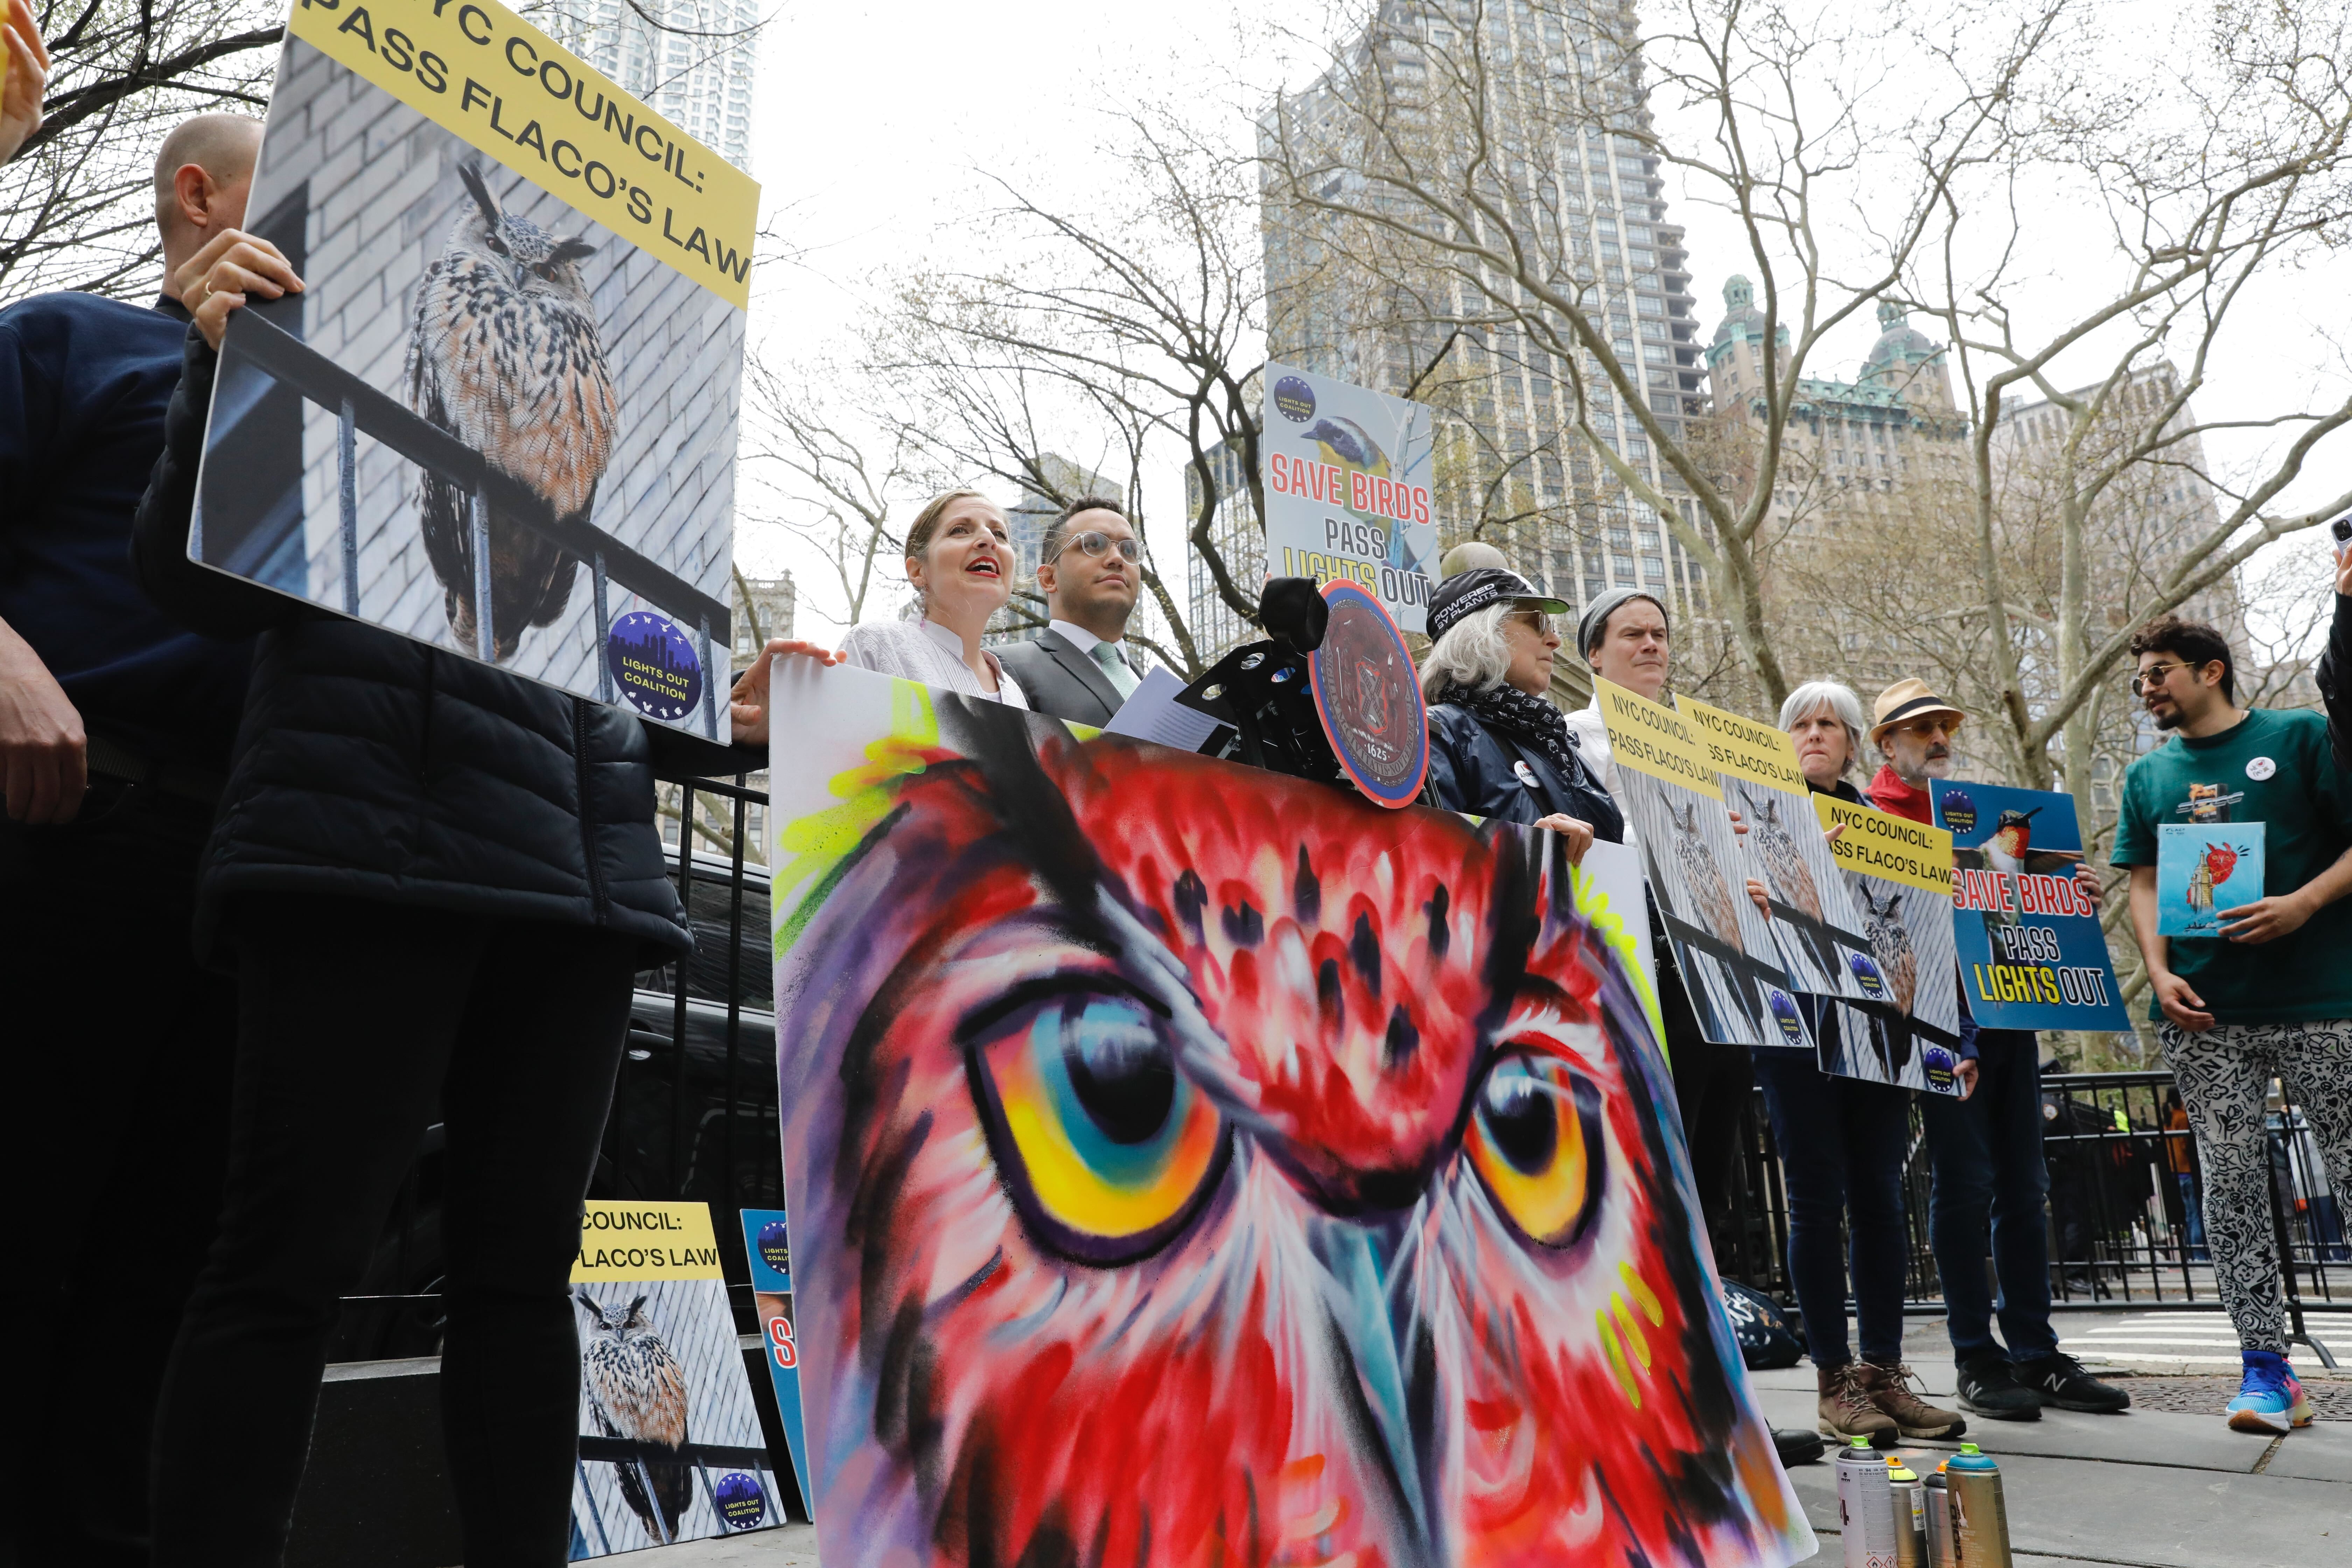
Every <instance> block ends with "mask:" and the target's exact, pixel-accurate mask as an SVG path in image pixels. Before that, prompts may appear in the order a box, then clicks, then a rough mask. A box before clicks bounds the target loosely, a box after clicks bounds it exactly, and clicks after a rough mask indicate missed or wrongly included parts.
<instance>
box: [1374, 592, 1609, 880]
mask: <svg viewBox="0 0 2352 1568" xmlns="http://www.w3.org/2000/svg"><path fill="white" fill-rule="evenodd" d="M1567 613H1568V605H1565V604H1563V603H1562V602H1561V601H1559V600H1558V599H1552V598H1547V597H1545V596H1544V595H1541V594H1538V592H1536V589H1535V585H1534V584H1531V583H1529V582H1528V580H1527V579H1526V578H1524V577H1522V576H1520V575H1519V574H1517V573H1516V572H1509V571H1506V570H1504V569H1503V568H1501V567H1496V566H1482V567H1478V568H1476V569H1475V570H1473V571H1468V572H1464V573H1461V574H1457V575H1455V576H1452V577H1448V578H1447V579H1446V580H1445V581H1444V583H1442V584H1439V585H1438V589H1437V592H1436V593H1435V594H1434V595H1432V596H1431V598H1430V603H1429V635H1430V637H1432V638H1433V641H1432V643H1431V645H1430V648H1429V652H1428V653H1427V654H1425V655H1424V656H1423V658H1422V663H1421V689H1422V694H1423V696H1425V697H1426V698H1428V700H1429V784H1430V793H1431V794H1432V795H1433V796H1434V798H1435V800H1436V802H1437V804H1438V805H1442V806H1444V807H1445V808H1446V809H1447V810H1448V811H1462V812H1467V813H1469V814H1470V815H1471V816H1492V817H1500V818H1501V819H1502V820H1504V821H1506V822H1522V823H1528V824H1530V825H1532V826H1537V827H1549V828H1551V829H1553V830H1554V831H1556V832H1559V833H1560V834H1563V835H1565V836H1566V837H1567V838H1568V841H1569V846H1568V858H1569V860H1570V864H1573V863H1575V862H1576V861H1579V860H1580V859H1582V858H1584V851H1585V849H1586V848H1587V847H1590V846H1591V843H1592V841H1593V840H1594V839H1595V838H1604V839H1607V840H1608V841H1609V842H1610V843H1612V844H1615V843H1619V842H1621V841H1622V838H1623V836H1624V827H1623V823H1622V820H1621V819H1620V817H1619V816H1618V815H1617V806H1616V804H1615V803H1614V802H1613V801H1612V800H1611V799H1610V798H1609V793H1608V791H1606V790H1604V789H1602V788H1601V785H1600V784H1599V783H1598V782H1596V781H1595V780H1594V779H1593V777H1592V775H1591V773H1590V772H1589V771H1587V769H1586V768H1585V765H1584V763H1583V761H1582V760H1581V759H1580V757H1579V756H1578V755H1577V750H1576V742H1574V741H1573V740H1571V739H1570V736H1569V732H1568V721H1567V718H1566V716H1565V715H1563V714H1562V713H1561V712H1560V710H1559V709H1558V708H1556V707H1554V706H1553V705H1552V702H1551V700H1550V699H1549V697H1548V696H1546V693H1547V692H1549V690H1550V689H1551V661H1552V656H1553V654H1554V653H1555V652H1557V651H1558V650H1559V634H1558V633H1557V632H1555V631H1554V630H1553V629H1552V625H1551V617H1552V616H1558V615H1565V614H1567Z"/></svg>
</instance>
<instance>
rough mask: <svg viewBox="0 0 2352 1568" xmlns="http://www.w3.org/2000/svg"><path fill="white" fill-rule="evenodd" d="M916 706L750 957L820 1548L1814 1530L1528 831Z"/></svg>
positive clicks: (1634, 1042) (1607, 1552)
mask: <svg viewBox="0 0 2352 1568" xmlns="http://www.w3.org/2000/svg"><path fill="white" fill-rule="evenodd" d="M936 702H937V707H938V711H939V716H940V729H941V730H942V731H954V733H953V734H952V737H951V738H952V741H953V743H952V744H940V745H938V746H934V747H929V748H925V749H920V750H919V752H911V751H910V752H909V753H908V766H910V767H914V766H919V768H920V771H919V773H914V774H913V776H910V777H907V778H904V779H901V780H897V781H894V782H892V783H890V784H888V785H887V798H886V799H885V800H884V802H883V803H882V804H877V805H876V806H875V807H874V811H875V813H876V820H875V825H874V826H872V827H871V828H870V829H869V830H867V831H866V833H865V834H864V836H863V837H862V839H861V838H858V837H856V836H855V835H853V836H852V837H849V838H846V839H844V840H842V845H843V852H842V854H841V858H840V862H839V864H838V867H837V868H836V869H835V871H833V872H830V873H826V876H827V881H826V882H825V883H824V884H823V885H822V888H821V890H820V891H818V892H815V893H813V894H812V895H811V896H810V898H811V902H810V903H809V904H806V905H804V906H803V908H802V910H800V911H799V912H798V913H797V914H796V915H795V916H794V917H793V921H795V923H796V925H797V934H796V936H795V937H794V939H793V941H792V942H791V944H790V947H789V949H788V951H787V952H785V954H784V957H783V960H782V963H781V965H780V968H779V971H778V977H777V995H778V1006H779V1017H778V1023H779V1027H780V1031H781V1037H782V1038H784V1039H786V1040H789V1041H792V1042H793V1047H792V1048H791V1049H789V1050H787V1051H785V1052H783V1053H782V1056H781V1058H780V1060H779V1072H780V1075H781V1079H782V1102H781V1103H782V1107H783V1115H784V1118H785V1131H784V1147H785V1151H786V1155H785V1158H786V1171H787V1180H788V1181H789V1182H790V1183H791V1184H792V1194H793V1205H794V1206H793V1234H794V1237H795V1238H796V1239H797V1240H799V1241H800V1242H801V1244H802V1245H801V1247H800V1248H799V1256H798V1257H797V1258H796V1259H795V1262H796V1265H797V1269H796V1272H795V1274H794V1276H793V1284H794V1287H795V1289H796V1291H797V1295H796V1298H795V1306H796V1307H797V1309H798V1311H799V1322H798V1327H799V1330H800V1340H801V1343H802V1346H803V1352H802V1354H803V1363H802V1365H803V1379H804V1381H803V1384H802V1387H803V1398H804V1401H805V1402H806V1408H807V1412H808V1415H807V1419H808V1424H809V1435H810V1443H811V1448H812V1451H813V1452H814V1454H815V1455H817V1456H818V1458H817V1462H816V1465H815V1467H814V1469H815V1477H814V1490H815V1493H816V1499H815V1502H816V1508H817V1510H818V1524H819V1528H820V1529H821V1530H822V1531H824V1552H825V1554H826V1561H827V1563H828V1564H829V1565H830V1568H880V1565H882V1564H900V1563H940V1564H982V1563H1103V1564H1114V1563H1115V1564H1119V1565H1121V1568H1178V1565H1185V1568H1190V1565H1194V1564H1200V1563H1228V1564H1232V1565H1233V1568H1276V1565H1278V1564H1338V1563H1349V1564H1354V1565H1356V1568H1423V1565H1430V1568H1434V1565H1438V1564H1461V1565H1465V1568H1467V1565H1470V1564H1477V1565H1479V1568H1490V1565H1492V1568H1500V1565H1504V1564H1513V1563H1528V1564H1536V1563H1592V1564H1602V1563H1607V1564H1631V1563H1668V1562H1674V1563H1699V1562H1705V1563H1708V1564H1711V1565H1714V1568H1731V1565H1734V1564H1742V1563H1759V1562H1774V1563H1779V1562H1787V1561H1789V1560H1790V1557H1792V1556H1801V1555H1802V1554H1803V1553H1802V1552H1801V1551H1797V1552H1791V1551H1790V1545H1791V1544H1792V1543H1793V1542H1796V1541H1799V1540H1801V1538H1802V1535H1803V1531H1802V1525H1801V1521H1799V1520H1798V1519H1796V1517H1795V1516H1794V1515H1793V1513H1792V1512H1791V1511H1790V1505H1789V1503H1788V1501H1787V1498H1788V1494H1787V1493H1786V1492H1785V1490H1784V1487H1785V1483H1784V1481H1783V1479H1782V1478H1781V1477H1780V1474H1779V1471H1778V1468H1777V1467H1776V1465H1775V1463H1774V1460H1773V1458H1772V1452H1771V1448H1770V1446H1769V1437H1768V1436H1767V1434H1766V1432H1765V1429H1764V1427H1763V1426H1762V1425H1761V1424H1760V1422H1759V1420H1758V1419H1757V1417H1756V1415H1755V1414H1754V1412H1753V1410H1752V1408H1751V1407H1750V1406H1748V1405H1747V1403H1746V1402H1745V1401H1744V1400H1743V1399H1742V1398H1741V1396H1740V1394H1739V1391H1738V1384H1737V1382H1736V1376H1737V1374H1736V1373H1733V1372H1731V1371H1730V1370H1729V1368H1730V1366H1731V1364H1732V1360H1733V1358H1735V1357H1736V1352H1734V1351H1733V1350H1732V1349H1731V1346H1730V1342H1729V1341H1728V1338H1727V1331H1726V1330H1725V1329H1724V1328H1723V1326H1722V1325H1721V1323H1720V1321H1719V1312H1718V1310H1717V1308H1715V1307H1714V1306H1713V1305H1712V1304H1711V1302H1710V1298H1709V1295H1708V1291H1709V1289H1710V1286H1709V1282H1708V1279H1707V1276H1706V1268H1705V1264H1704V1263H1703V1262H1702V1257H1703V1253H1702V1251H1701V1250H1700V1247H1699V1246H1698V1244H1697V1241H1696V1237H1697V1235H1698V1232H1697V1231H1696V1228H1695V1226H1696V1220H1695V1215H1694V1212H1693V1208H1692V1205H1690V1203H1689V1201H1688V1199H1687V1198H1686V1196H1685V1193H1684V1190H1683V1188H1682V1186H1681V1185H1680V1184H1679V1182H1678V1180H1677V1178H1676V1175H1675V1170H1676V1166H1677V1163H1678V1159H1679V1157H1678V1156H1677V1155H1676V1154H1675V1152H1673V1150H1674V1143H1673V1140H1674V1139H1675V1138H1676V1137H1677V1136H1678V1134H1677V1133H1676V1132H1675V1131H1674V1128H1673V1122H1672V1113H1671V1111H1670V1110H1669V1109H1668V1107H1669V1106H1670V1103H1671V1102H1670V1100H1668V1099H1667V1097H1666V1096H1667V1090H1666V1080H1665V1078H1664V1064H1663V1062H1662V1061H1661V1059H1660V1058H1659V1055H1658V1053H1657V1050H1656V1047H1654V1044H1652V1043H1651V1042H1650V1040H1649V1038H1648V1032H1647V1025H1646V1023H1645V1022H1644V1019H1643V1010H1642V1005H1641V1004H1640V1002H1639V1001H1638V1000H1637V999H1636V996H1635V993H1634V990H1633V985H1632V983H1631V982H1630V980H1629V978H1628V976H1627V975H1626V973H1625V971H1624V969H1623V967H1622V962H1621V960H1619V958H1618V957H1617V955H1616V954H1615V952H1613V951H1612V949H1611V948H1610V947H1609V946H1608V944H1607V943H1606V942H1605V941H1604V940H1603V939H1602V937H1601V933H1600V931H1599V930H1598V928H1596V926H1595V925H1593V924H1592V923H1591V921H1590V920H1589V919H1588V918H1587V916H1586V915H1585V914H1584V913H1583V912H1582V911H1581V910H1580V908H1579V907H1578V902H1577V899H1576V897H1575V895H1574V893H1573V891H1572V884H1571V881H1570V872H1569V869H1568V867H1567V864H1566V860H1565V858H1564V855H1563V854H1562V853H1561V852H1560V851H1559V848H1558V846H1559V840H1558V839H1557V838H1556V837H1554V836H1553V835H1549V834H1546V833H1542V832H1537V831H1532V830H1528V829H1522V828H1517V827H1514V826H1509V825H1506V824H1496V823H1490V824H1486V825H1483V826H1474V825H1472V824H1470V823H1467V822H1465V820H1464V819H1462V818H1459V817H1455V816H1450V815H1444V814H1439V813H1434V812H1412V813H1404V812H1399V813H1393V814H1391V813H1389V812H1385V811H1381V810H1380V809H1379V808H1377V807H1372V806H1369V805H1360V804H1358V803H1355V802H1352V801H1350V800H1349V799H1348V798H1347V797H1345V796H1343V795H1338V794H1336V793H1334V792H1331V791H1328V790H1326V789H1323V788H1320V787H1318V786H1316V785H1312V784H1300V783H1297V781H1293V780H1286V779H1280V778H1276V777H1274V776H1272V775H1269V774H1265V773H1253V772H1249V771H1246V770H1241V769H1236V768H1234V767H1231V766H1229V765H1227V764H1223V763H1215V762H1212V761H1209V760H1207V759H1203V758H1195V757H1191V756H1185V755H1182V754H1181V753H1175V752H1166V751H1161V750H1158V749H1156V748H1150V747H1142V746H1138V745H1135V744H1132V743H1130V742H1124V741H1120V740H1117V739H1115V738H1106V739H1104V740H1102V741H1098V742H1089V743H1087V744H1083V745H1081V744H1079V743H1078V742H1074V741H1072V740H1070V739H1069V738H1068V737H1067V736H1066V735H1055V736H1052V737H1047V738H1045V739H1043V740H1042V742H1038V743H1039V744H1042V751H1036V750H1033V741H1032V739H1031V735H1030V732H1029V731H1027V730H1026V729H1025V728H1024V719H1023V716H1022V715H1020V714H1017V713H1007V712H999V713H984V712H982V711H981V710H982V708H983V707H990V708H992V707H994V706H995V705H994V704H981V703H957V702H955V701H954V700H952V699H947V698H944V697H940V698H938V699H936ZM886 744H887V743H886ZM908 744H909V745H910V746H911V745H913V744H914V743H913V742H909V743H908ZM866 754H867V755H868V756H873V757H877V758H878V757H880V756H882V754H883V752H882V751H881V750H880V749H879V748H877V749H875V750H869V751H868V752H867V753H866ZM871 776H872V775H871V774H869V775H868V778H869V780H870V778H871ZM877 787H883V786H877ZM836 1555H837V1557H838V1561H835V1559H836Z"/></svg>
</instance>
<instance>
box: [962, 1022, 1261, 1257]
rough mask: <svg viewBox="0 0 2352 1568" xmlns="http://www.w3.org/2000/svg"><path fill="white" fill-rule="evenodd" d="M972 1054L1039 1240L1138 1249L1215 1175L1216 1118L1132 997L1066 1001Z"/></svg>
mask: <svg viewBox="0 0 2352 1568" xmlns="http://www.w3.org/2000/svg"><path fill="white" fill-rule="evenodd" d="M979 1058H980V1060H979V1062H978V1063H977V1064H976V1066H977V1068H978V1071H979V1074H980V1075H981V1080H982V1081H981V1084H980V1087H981V1088H982V1089H983V1090H984V1091H985V1092H984V1093H983V1096H982V1103H983V1105H984V1106H987V1107H989V1108H990V1109H992V1110H993V1111H994V1113H995V1114H994V1116H993V1117H992V1118H991V1121H992V1123H993V1125H992V1127H991V1132H992V1135H993V1136H992V1142H994V1143H995V1144H996V1146H997V1154H998V1163H999V1164H1000V1166H1002V1167H1003V1168H1004V1169H1005V1173H1006V1174H1007V1176H1008V1177H1009V1178H1010V1183H1009V1184H1010V1186H1011V1189H1012V1191H1013V1195H1014V1197H1015V1198H1016V1200H1018V1201H1019V1202H1020V1204H1021V1207H1022V1209H1023V1211H1024V1215H1026V1216H1027V1217H1029V1218H1030V1220H1031V1221H1032V1223H1033V1225H1034V1226H1035V1228H1037V1229H1038V1230H1039V1231H1041V1232H1042V1233H1043V1235H1042V1237H1041V1239H1043V1240H1045V1242H1046V1243H1047V1244H1048V1245H1050V1246H1053V1247H1055V1248H1057V1249H1058V1250H1061V1251H1064V1252H1066V1253H1069V1254H1071V1255H1073V1256H1075V1257H1077V1258H1082V1259H1085V1260H1087V1261H1093V1262H1116V1261H1124V1260H1126V1259H1129V1258H1135V1257H1139V1256H1140V1255H1141V1254H1142V1253H1144V1252H1148V1251H1150V1250H1151V1249H1152V1248H1153V1247H1157V1246H1159V1245H1160V1243H1161V1242H1163V1241H1164V1240H1166V1239H1167V1237H1169V1236H1171V1235H1172V1234H1173V1233H1174V1231H1175V1230H1176V1229H1177V1228H1178V1227H1179V1226H1181V1222H1182V1221H1183V1220H1184V1219H1185V1218H1186V1217H1187V1216H1188V1215H1189V1214H1190V1212H1191V1208H1192V1204H1193V1201H1194V1200H1195V1199H1196V1198H1198V1197H1199V1196H1200V1195H1201V1194H1202V1192H1203V1191H1204V1190H1205V1189H1206V1188H1207V1186H1208V1185H1209V1184H1210V1179H1211V1177H1212V1175H1213V1173H1214V1170H1215V1168H1216V1166H1217V1165H1218V1164H1219V1163H1220V1161H1221V1158H1222V1156H1223V1152H1224V1128H1223V1118H1222V1117H1220V1116H1219V1115H1218V1113H1217V1109H1216V1107H1215V1105H1214V1104H1213V1102H1212V1101H1211V1100H1209V1098H1208V1097H1207V1096H1206V1095H1203V1094H1202V1092H1201V1091H1200V1090H1199V1089H1197V1088H1195V1087H1194V1086H1193V1084H1192V1081H1191V1080H1190V1079H1187V1078H1185V1077H1184V1075H1183V1074H1182V1073H1181V1072H1180V1071H1178V1070H1177V1066H1176V1060H1175V1053H1174V1050H1173V1048H1172V1047H1171V1046H1170V1045H1169V1043H1168V1042H1167V1040H1166V1039H1165V1038H1164V1037H1162V1035H1161V1033H1160V1026H1159V1023H1158V1020H1157V1019H1155V1018H1154V1016H1152V1015H1151V1013H1150V1011H1149V1010H1148V1009H1146V1008H1145V1007H1144V1006H1143V1005H1141V1004H1139V1003H1138V1002H1136V1001H1134V1000H1132V999H1130V998H1128V997H1123V996H1116V995H1104V994H1078V995H1073V996H1070V997H1066V998H1062V999H1059V1000H1056V1001H1055V1002H1053V1003H1049V1004H1047V1005H1045V1006H1042V1007H1040V1008H1038V1009H1036V1010H1035V1011H1034V1012H1033V1013H1030V1014H1028V1015H1026V1016H1024V1017H1022V1018H1021V1019H1020V1020H1019V1021H1018V1022H1017V1023H1016V1025H1015V1026H1014V1027H1013V1028H1012V1029H1009V1030H1007V1031H1005V1032H1004V1033H1003V1034H1000V1035H998V1036H996V1037H994V1038H993V1039H992V1040H991V1041H989V1042H988V1043H987V1044H986V1045H984V1046H983V1047H982V1048H981V1050H980V1052H979Z"/></svg>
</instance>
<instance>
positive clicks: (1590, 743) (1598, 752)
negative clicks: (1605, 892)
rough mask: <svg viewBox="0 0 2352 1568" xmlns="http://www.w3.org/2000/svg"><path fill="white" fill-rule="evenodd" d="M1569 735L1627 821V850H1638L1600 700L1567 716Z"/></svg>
mask: <svg viewBox="0 0 2352 1568" xmlns="http://www.w3.org/2000/svg"><path fill="white" fill-rule="evenodd" d="M1568 732H1569V733H1570V734H1571V735H1573V736H1575V737H1576V753H1577V755H1578V756H1580V757H1581V758H1583V759H1584V767H1585V771H1586V772H1588V773H1591V775H1592V776H1593V778H1594V779H1596V780H1597V781H1599V783H1600V784H1601V788H1603V789H1605V790H1607V791H1608V792H1609V798H1610V799H1611V800H1613V801H1615V802H1616V803H1617V815H1618V816H1621V817H1622V818H1624V820H1625V846H1626V847H1628V848H1638V847H1640V845H1641V842H1642V841H1641V839H1640V838H1639V837H1637V836H1636V835H1635V834H1634V832H1633V812H1631V811H1630V810H1628V809H1626V805H1625V792H1624V791H1623V790H1622V789H1620V788H1619V787H1618V785H1617V754H1616V753H1615V752H1612V751H1611V750H1610V749H1609V722H1608V721H1607V720H1605V719H1603V718H1601V699H1600V698H1599V697H1598V696H1595V697H1594V698H1593V700H1591V702H1590V703H1587V704H1586V705H1585V706H1584V707H1582V708H1580V709H1578V710H1576V711H1575V712H1573V713H1570V715H1569V716H1568Z"/></svg>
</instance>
